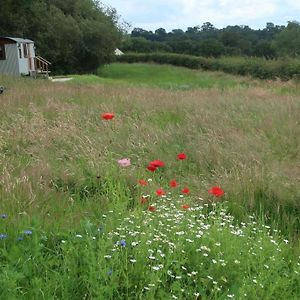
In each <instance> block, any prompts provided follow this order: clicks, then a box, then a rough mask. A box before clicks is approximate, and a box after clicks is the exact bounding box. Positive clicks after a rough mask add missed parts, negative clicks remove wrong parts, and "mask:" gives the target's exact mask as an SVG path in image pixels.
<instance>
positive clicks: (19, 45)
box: [18, 44, 22, 58]
mask: <svg viewBox="0 0 300 300" xmlns="http://www.w3.org/2000/svg"><path fill="white" fill-rule="evenodd" d="M18 50H19V57H20V58H22V48H21V44H18Z"/></svg>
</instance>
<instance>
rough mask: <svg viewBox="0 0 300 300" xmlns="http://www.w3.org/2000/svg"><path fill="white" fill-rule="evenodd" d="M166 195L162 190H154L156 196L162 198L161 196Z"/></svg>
mask: <svg viewBox="0 0 300 300" xmlns="http://www.w3.org/2000/svg"><path fill="white" fill-rule="evenodd" d="M165 194H166V193H165V192H164V190H163V189H158V190H156V195H157V196H163V195H165Z"/></svg>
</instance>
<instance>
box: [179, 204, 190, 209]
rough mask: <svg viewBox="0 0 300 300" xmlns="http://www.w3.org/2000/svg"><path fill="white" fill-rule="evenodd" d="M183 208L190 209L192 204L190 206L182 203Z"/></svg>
mask: <svg viewBox="0 0 300 300" xmlns="http://www.w3.org/2000/svg"><path fill="white" fill-rule="evenodd" d="M181 208H182V209H189V208H190V206H189V205H188V204H183V205H181Z"/></svg>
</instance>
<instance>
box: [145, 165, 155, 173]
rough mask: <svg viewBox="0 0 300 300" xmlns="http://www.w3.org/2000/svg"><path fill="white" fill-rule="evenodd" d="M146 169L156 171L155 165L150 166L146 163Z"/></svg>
mask: <svg viewBox="0 0 300 300" xmlns="http://www.w3.org/2000/svg"><path fill="white" fill-rule="evenodd" d="M147 169H148V170H149V171H150V172H154V171H156V169H157V168H156V167H154V166H152V165H148V166H147Z"/></svg>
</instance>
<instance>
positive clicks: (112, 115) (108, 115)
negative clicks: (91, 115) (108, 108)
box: [102, 113, 115, 120]
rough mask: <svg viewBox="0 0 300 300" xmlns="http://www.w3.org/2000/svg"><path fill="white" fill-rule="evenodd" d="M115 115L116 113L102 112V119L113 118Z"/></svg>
mask: <svg viewBox="0 0 300 300" xmlns="http://www.w3.org/2000/svg"><path fill="white" fill-rule="evenodd" d="M114 116H115V114H114V113H104V114H102V119H103V120H111V119H113V118H114Z"/></svg>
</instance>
